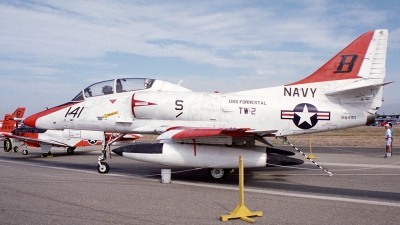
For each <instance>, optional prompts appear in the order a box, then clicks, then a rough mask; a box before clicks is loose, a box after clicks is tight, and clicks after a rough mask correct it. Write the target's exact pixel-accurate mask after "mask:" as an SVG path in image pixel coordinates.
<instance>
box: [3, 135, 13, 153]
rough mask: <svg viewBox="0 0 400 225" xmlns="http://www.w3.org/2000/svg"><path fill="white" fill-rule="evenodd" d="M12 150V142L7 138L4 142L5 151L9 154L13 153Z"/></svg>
mask: <svg viewBox="0 0 400 225" xmlns="http://www.w3.org/2000/svg"><path fill="white" fill-rule="evenodd" d="M11 148H12V144H11V140H10V138H6V139H5V140H4V151H5V152H9V151H11Z"/></svg>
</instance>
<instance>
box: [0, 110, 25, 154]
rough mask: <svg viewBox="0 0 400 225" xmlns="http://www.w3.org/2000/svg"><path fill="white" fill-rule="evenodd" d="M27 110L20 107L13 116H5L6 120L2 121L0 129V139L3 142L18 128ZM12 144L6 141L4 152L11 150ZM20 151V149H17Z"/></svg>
mask: <svg viewBox="0 0 400 225" xmlns="http://www.w3.org/2000/svg"><path fill="white" fill-rule="evenodd" d="M24 113H25V108H22V107H19V108H17V110H15V112H14V113H13V114H6V115H5V116H4V120H1V121H0V123H1V128H0V139H1V140H3V139H5V138H6V136H7V135H10V134H11V131H13V130H14V129H15V128H17V127H18V122H19V121H20V120H21V118H22V117H23V116H24ZM11 148H12V146H11V142H8V141H7V142H6V141H4V150H5V149H10V150H11ZM17 150H18V149H17Z"/></svg>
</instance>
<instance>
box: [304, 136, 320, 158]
mask: <svg viewBox="0 0 400 225" xmlns="http://www.w3.org/2000/svg"><path fill="white" fill-rule="evenodd" d="M303 158H304V159H305V158H307V157H303ZM308 158H310V159H318V157H317V156H314V155H313V154H312V147H311V138H310V154H309V155H308Z"/></svg>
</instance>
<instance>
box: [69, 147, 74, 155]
mask: <svg viewBox="0 0 400 225" xmlns="http://www.w3.org/2000/svg"><path fill="white" fill-rule="evenodd" d="M74 151H75V148H74V147H68V148H67V153H68V154H69V155H72V154H74Z"/></svg>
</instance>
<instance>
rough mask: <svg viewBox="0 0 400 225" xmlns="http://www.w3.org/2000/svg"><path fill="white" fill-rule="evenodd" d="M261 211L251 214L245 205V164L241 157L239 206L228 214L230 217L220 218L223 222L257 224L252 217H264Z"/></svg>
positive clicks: (223, 216)
mask: <svg viewBox="0 0 400 225" xmlns="http://www.w3.org/2000/svg"><path fill="white" fill-rule="evenodd" d="M262 215H263V213H262V212H261V211H257V212H251V211H250V210H249V209H248V208H247V207H246V206H245V205H244V164H243V156H241V155H240V156H239V205H238V206H236V208H235V210H234V211H233V212H228V215H222V216H221V217H220V218H221V220H222V221H228V220H229V219H241V220H244V221H246V222H249V223H255V222H256V221H255V220H254V219H251V218H249V217H251V216H262Z"/></svg>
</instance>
